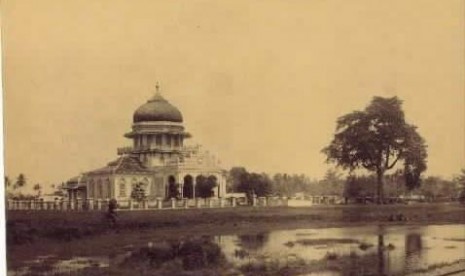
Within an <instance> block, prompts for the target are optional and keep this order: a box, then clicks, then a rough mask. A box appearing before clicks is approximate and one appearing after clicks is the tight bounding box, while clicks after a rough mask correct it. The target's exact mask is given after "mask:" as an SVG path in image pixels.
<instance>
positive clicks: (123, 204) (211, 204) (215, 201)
mask: <svg viewBox="0 0 465 276" xmlns="http://www.w3.org/2000/svg"><path fill="white" fill-rule="evenodd" d="M240 203H241V202H238V201H237V199H236V198H233V197H232V198H196V199H187V198H184V199H174V198H173V199H170V200H164V199H155V200H144V201H140V202H138V201H135V200H120V201H118V210H121V211H123V210H162V209H188V208H226V207H236V206H238V205H241V204H240ZM252 205H253V206H261V207H264V206H288V199H287V198H286V197H258V198H254V199H253V202H252ZM6 207H7V209H8V210H34V211H35V210H37V211H41V210H54V211H102V210H107V209H108V200H100V199H77V200H55V201H41V200H8V201H7V204H6Z"/></svg>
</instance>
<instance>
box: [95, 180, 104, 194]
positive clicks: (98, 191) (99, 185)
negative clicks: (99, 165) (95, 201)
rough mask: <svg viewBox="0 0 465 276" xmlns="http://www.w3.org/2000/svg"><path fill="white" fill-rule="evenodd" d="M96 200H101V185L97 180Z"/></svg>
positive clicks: (100, 181)
mask: <svg viewBox="0 0 465 276" xmlns="http://www.w3.org/2000/svg"><path fill="white" fill-rule="evenodd" d="M97 189H98V190H97V196H96V197H97V198H103V185H102V180H100V179H99V180H98V182H97Z"/></svg>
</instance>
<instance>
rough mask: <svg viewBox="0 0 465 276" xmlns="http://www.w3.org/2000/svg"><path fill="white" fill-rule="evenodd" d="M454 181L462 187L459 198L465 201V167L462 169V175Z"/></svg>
mask: <svg viewBox="0 0 465 276" xmlns="http://www.w3.org/2000/svg"><path fill="white" fill-rule="evenodd" d="M454 181H455V182H456V183H457V186H458V187H459V189H460V193H459V200H460V202H462V203H465V169H462V171H461V173H460V175H459V176H457V177H456V178H455V179H454Z"/></svg>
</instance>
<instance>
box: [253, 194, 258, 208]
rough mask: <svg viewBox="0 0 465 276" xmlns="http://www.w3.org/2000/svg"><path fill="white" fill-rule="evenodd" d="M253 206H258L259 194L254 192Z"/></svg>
mask: <svg viewBox="0 0 465 276" xmlns="http://www.w3.org/2000/svg"><path fill="white" fill-rule="evenodd" d="M252 206H254V207H255V206H257V195H256V194H254V195H253V197H252Z"/></svg>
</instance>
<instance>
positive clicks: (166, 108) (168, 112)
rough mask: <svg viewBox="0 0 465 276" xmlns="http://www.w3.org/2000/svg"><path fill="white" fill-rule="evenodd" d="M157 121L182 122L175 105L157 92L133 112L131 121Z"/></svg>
mask: <svg viewBox="0 0 465 276" xmlns="http://www.w3.org/2000/svg"><path fill="white" fill-rule="evenodd" d="M159 121H167V122H176V123H182V114H181V112H180V111H179V110H178V109H177V108H176V107H175V106H173V105H172V104H170V103H169V102H168V101H167V100H165V99H164V98H163V97H162V96H161V95H160V94H159V93H157V94H155V96H153V97H152V98H151V99H150V100H149V101H148V102H147V103H145V104H143V105H141V106H140V107H139V108H138V109H137V110H136V112H134V116H133V122H134V123H139V122H159Z"/></svg>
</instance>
